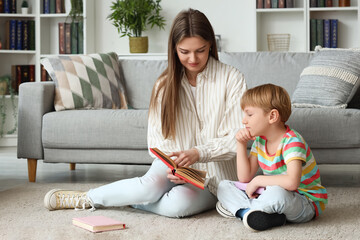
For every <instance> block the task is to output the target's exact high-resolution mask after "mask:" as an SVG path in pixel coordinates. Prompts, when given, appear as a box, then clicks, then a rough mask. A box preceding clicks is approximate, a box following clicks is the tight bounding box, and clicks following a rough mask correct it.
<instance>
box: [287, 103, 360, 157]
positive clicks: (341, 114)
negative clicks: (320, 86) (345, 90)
mask: <svg viewBox="0 0 360 240" xmlns="http://www.w3.org/2000/svg"><path fill="white" fill-rule="evenodd" d="M359 123H360V111H359V110H358V109H333V108H294V109H293V111H292V113H291V116H290V119H289V120H288V122H287V124H288V125H289V126H290V127H291V128H293V129H295V130H297V131H298V132H299V133H300V134H301V135H302V136H303V137H304V138H305V140H306V142H307V143H308V144H309V146H310V147H311V148H313V149H314V148H324V149H329V148H334V149H343V148H359V147H360V131H359ZM339 162H340V161H339Z"/></svg>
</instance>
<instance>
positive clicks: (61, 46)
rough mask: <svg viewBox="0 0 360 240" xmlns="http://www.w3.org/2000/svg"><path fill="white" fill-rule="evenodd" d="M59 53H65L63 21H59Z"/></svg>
mask: <svg viewBox="0 0 360 240" xmlns="http://www.w3.org/2000/svg"><path fill="white" fill-rule="evenodd" d="M59 54H65V23H64V22H59Z"/></svg>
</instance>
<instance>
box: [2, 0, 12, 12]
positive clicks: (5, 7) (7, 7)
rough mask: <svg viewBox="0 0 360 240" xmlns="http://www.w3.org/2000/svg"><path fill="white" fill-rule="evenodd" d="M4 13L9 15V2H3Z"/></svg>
mask: <svg viewBox="0 0 360 240" xmlns="http://www.w3.org/2000/svg"><path fill="white" fill-rule="evenodd" d="M3 5H4V13H10V11H11V2H10V0H4V4H3Z"/></svg>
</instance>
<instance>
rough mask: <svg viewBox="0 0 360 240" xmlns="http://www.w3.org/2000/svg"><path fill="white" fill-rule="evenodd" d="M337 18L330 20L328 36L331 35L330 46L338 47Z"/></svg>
mask: <svg viewBox="0 0 360 240" xmlns="http://www.w3.org/2000/svg"><path fill="white" fill-rule="evenodd" d="M338 22H339V20H338V19H331V20H330V37H331V47H332V48H337V47H338Z"/></svg>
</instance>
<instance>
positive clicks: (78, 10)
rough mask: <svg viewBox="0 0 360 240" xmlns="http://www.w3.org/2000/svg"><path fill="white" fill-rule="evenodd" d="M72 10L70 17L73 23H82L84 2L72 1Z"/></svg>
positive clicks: (81, 0) (80, 0) (79, 0)
mask: <svg viewBox="0 0 360 240" xmlns="http://www.w3.org/2000/svg"><path fill="white" fill-rule="evenodd" d="M70 3H71V10H70V12H69V17H71V22H80V21H82V20H83V0H71V1H70Z"/></svg>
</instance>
